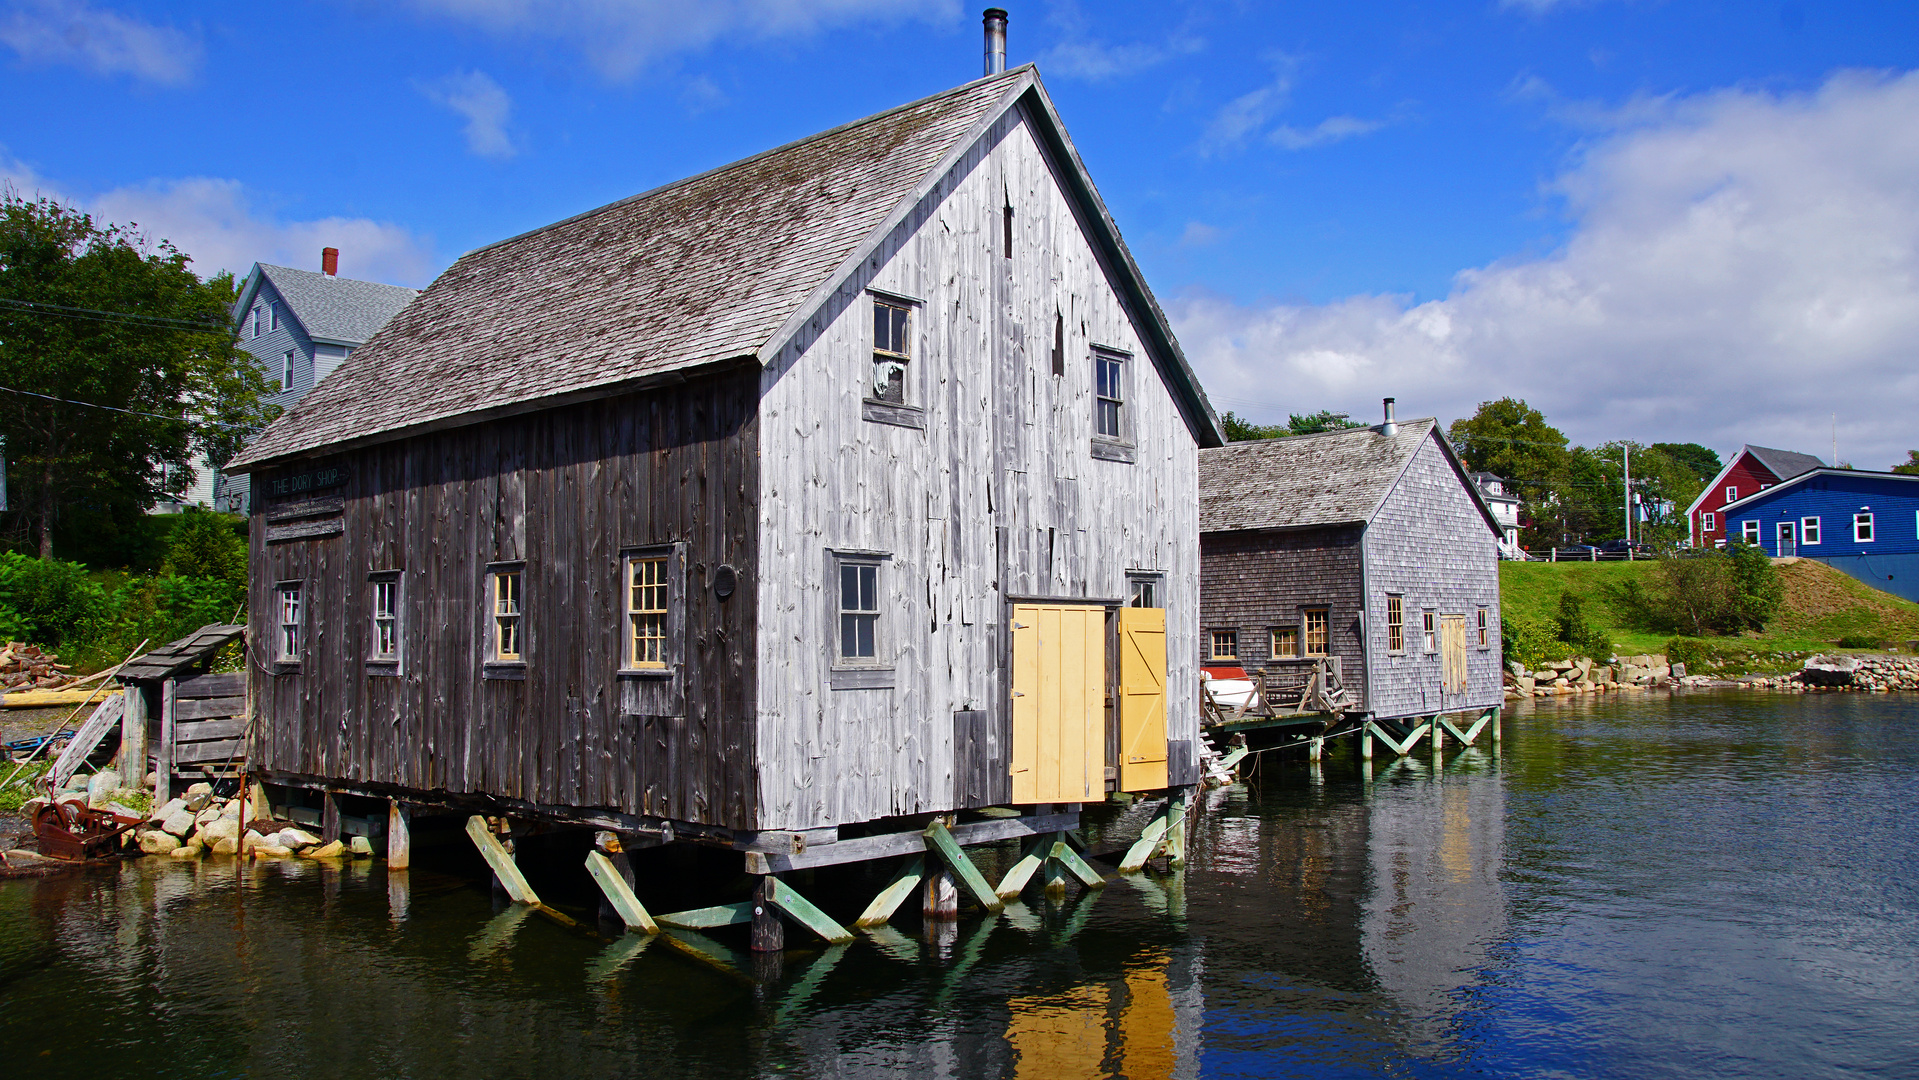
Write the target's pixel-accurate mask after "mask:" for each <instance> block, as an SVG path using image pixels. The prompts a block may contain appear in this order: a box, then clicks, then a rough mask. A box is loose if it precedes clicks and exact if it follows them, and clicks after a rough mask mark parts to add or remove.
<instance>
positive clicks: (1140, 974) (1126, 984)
mask: <svg viewBox="0 0 1919 1080" xmlns="http://www.w3.org/2000/svg"><path fill="white" fill-rule="evenodd" d="M1196 967H1197V965H1196V964H1195V963H1194V962H1193V957H1192V956H1191V955H1190V954H1188V953H1186V952H1185V950H1181V954H1180V955H1178V956H1174V955H1170V954H1169V953H1168V952H1167V951H1166V950H1164V949H1148V950H1146V951H1144V952H1142V953H1141V954H1140V955H1139V956H1138V957H1137V958H1136V959H1135V960H1134V961H1132V962H1131V963H1128V964H1127V965H1126V967H1125V969H1124V974H1123V976H1122V978H1120V979H1118V980H1110V979H1109V980H1106V981H1101V982H1087V983H1083V984H1081V985H1079V986H1074V987H1071V988H1068V989H1065V990H1061V991H1058V992H1056V993H1051V994H1033V995H1028V996H1022V997H1016V998H1013V999H1011V1000H1010V1001H1008V1002H1007V1007H1008V1009H1009V1010H1010V1011H1011V1016H1010V1017H1009V1018H1008V1022H1007V1027H1006V1040H1007V1042H1008V1043H1010V1044H1011V1045H1012V1050H1013V1059H1014V1072H1013V1075H1014V1076H1016V1077H1020V1078H1022V1080H1076V1078H1078V1077H1100V1076H1114V1075H1121V1076H1129V1077H1139V1078H1145V1077H1162V1076H1179V1077H1186V1076H1195V1075H1198V1072H1199V1060H1198V1035H1199V1026H1200V1020H1201V1017H1202V1010H1201V994H1200V989H1199V980H1198V979H1197V978H1196V975H1197V972H1196V970H1195V969H1196Z"/></svg>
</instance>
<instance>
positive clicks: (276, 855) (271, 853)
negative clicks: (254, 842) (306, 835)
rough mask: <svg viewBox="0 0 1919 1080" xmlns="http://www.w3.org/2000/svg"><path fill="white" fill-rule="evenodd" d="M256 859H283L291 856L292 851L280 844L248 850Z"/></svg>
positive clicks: (264, 845)
mask: <svg viewBox="0 0 1919 1080" xmlns="http://www.w3.org/2000/svg"><path fill="white" fill-rule="evenodd" d="M249 851H250V853H251V854H252V855H253V857H254V858H256V859H285V858H290V857H292V855H293V849H292V848H290V847H286V846H284V845H281V844H261V845H259V846H258V847H254V848H251V849H249Z"/></svg>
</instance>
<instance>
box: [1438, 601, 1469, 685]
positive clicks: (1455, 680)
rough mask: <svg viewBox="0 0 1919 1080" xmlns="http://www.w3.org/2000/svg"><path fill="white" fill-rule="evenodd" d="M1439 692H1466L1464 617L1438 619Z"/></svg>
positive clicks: (1452, 616) (1453, 616)
mask: <svg viewBox="0 0 1919 1080" xmlns="http://www.w3.org/2000/svg"><path fill="white" fill-rule="evenodd" d="M1439 665H1440V667H1439V690H1440V692H1441V693H1443V694H1463V693H1465V692H1466V616H1464V615H1441V616H1440V617H1439Z"/></svg>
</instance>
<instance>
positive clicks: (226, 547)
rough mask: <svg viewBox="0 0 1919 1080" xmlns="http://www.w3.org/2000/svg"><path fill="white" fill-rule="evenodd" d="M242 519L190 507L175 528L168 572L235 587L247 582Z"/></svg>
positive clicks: (245, 549) (170, 545)
mask: <svg viewBox="0 0 1919 1080" xmlns="http://www.w3.org/2000/svg"><path fill="white" fill-rule="evenodd" d="M243 527H244V524H243V523H240V522H239V519H238V518H233V517H229V516H227V515H225V514H216V513H214V512H213V511H211V510H202V509H200V508H199V507H197V506H191V507H188V508H187V509H186V510H185V511H184V512H183V513H181V514H180V520H179V522H178V523H177V524H175V525H174V527H173V540H172V542H171V543H170V544H168V546H167V561H166V572H167V573H168V574H169V575H172V576H175V577H185V578H211V579H213V580H216V581H224V582H227V583H229V584H233V585H245V584H246V581H247V543H246V540H245V539H244V538H243V537H242V536H241V534H240V532H239V529H240V528H243Z"/></svg>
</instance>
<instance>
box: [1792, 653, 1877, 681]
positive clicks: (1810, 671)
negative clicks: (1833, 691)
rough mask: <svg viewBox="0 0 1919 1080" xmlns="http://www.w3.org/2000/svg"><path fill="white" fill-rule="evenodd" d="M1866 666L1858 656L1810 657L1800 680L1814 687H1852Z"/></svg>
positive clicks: (1800, 675) (1800, 673) (1801, 672)
mask: <svg viewBox="0 0 1919 1080" xmlns="http://www.w3.org/2000/svg"><path fill="white" fill-rule="evenodd" d="M1864 666H1865V665H1864V664H1863V663H1862V662H1861V661H1860V659H1859V658H1858V657H1856V656H1825V655H1820V656H1809V657H1807V658H1806V663H1805V666H1804V667H1803V668H1802V669H1801V670H1800V672H1799V679H1800V681H1801V682H1805V683H1809V684H1811V685H1813V686H1851V685H1852V684H1853V683H1854V682H1855V681H1856V679H1857V677H1858V675H1859V670H1860V668H1862V667H1864Z"/></svg>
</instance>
